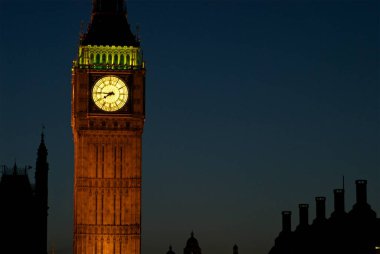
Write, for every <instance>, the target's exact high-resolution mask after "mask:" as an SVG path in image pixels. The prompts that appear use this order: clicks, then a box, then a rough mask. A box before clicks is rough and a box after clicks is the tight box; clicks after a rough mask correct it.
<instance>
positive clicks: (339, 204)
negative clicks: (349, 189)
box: [334, 189, 344, 213]
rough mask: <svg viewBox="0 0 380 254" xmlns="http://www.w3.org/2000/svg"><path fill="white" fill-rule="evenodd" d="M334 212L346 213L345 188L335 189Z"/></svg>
mask: <svg viewBox="0 0 380 254" xmlns="http://www.w3.org/2000/svg"><path fill="white" fill-rule="evenodd" d="M334 210H335V211H334V212H336V213H344V189H335V190H334Z"/></svg>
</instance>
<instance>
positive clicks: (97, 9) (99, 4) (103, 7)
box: [92, 0, 125, 13]
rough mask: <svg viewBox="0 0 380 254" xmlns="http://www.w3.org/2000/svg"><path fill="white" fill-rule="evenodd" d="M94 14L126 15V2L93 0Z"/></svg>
mask: <svg viewBox="0 0 380 254" xmlns="http://www.w3.org/2000/svg"><path fill="white" fill-rule="evenodd" d="M92 12H93V13H102V12H103V13H104V12H106V13H107V12H108V13H125V6H124V0H92Z"/></svg>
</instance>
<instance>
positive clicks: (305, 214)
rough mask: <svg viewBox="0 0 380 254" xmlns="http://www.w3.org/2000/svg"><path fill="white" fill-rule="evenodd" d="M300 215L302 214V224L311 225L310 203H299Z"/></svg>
mask: <svg viewBox="0 0 380 254" xmlns="http://www.w3.org/2000/svg"><path fill="white" fill-rule="evenodd" d="M298 208H299V213H300V214H299V215H300V224H299V225H300V226H307V225H309V211H308V210H309V205H308V204H299V205H298Z"/></svg>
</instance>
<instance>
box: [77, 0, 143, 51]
mask: <svg viewBox="0 0 380 254" xmlns="http://www.w3.org/2000/svg"><path fill="white" fill-rule="evenodd" d="M126 13H127V12H126V8H125V4H124V0H93V1H92V16H91V23H90V24H89V26H88V29H87V33H85V34H83V36H82V40H81V45H82V46H86V45H97V46H133V47H138V46H139V45H140V44H139V42H138V40H137V39H136V36H135V35H134V34H133V33H132V31H131V28H130V26H129V23H128V20H127V16H126Z"/></svg>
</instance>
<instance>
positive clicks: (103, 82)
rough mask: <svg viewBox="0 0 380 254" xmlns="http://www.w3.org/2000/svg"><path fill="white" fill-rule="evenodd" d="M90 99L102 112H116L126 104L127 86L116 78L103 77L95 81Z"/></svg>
mask: <svg viewBox="0 0 380 254" xmlns="http://www.w3.org/2000/svg"><path fill="white" fill-rule="evenodd" d="M92 99H93V100H94V103H95V105H96V106H97V107H98V108H100V109H101V110H103V111H107V112H113V111H117V110H119V109H121V108H122V107H123V106H124V105H125V103H127V100H128V88H127V85H126V84H125V83H124V81H123V80H121V79H120V78H118V77H116V76H105V77H103V78H101V79H99V80H98V81H96V83H95V85H94V88H93V89H92Z"/></svg>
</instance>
